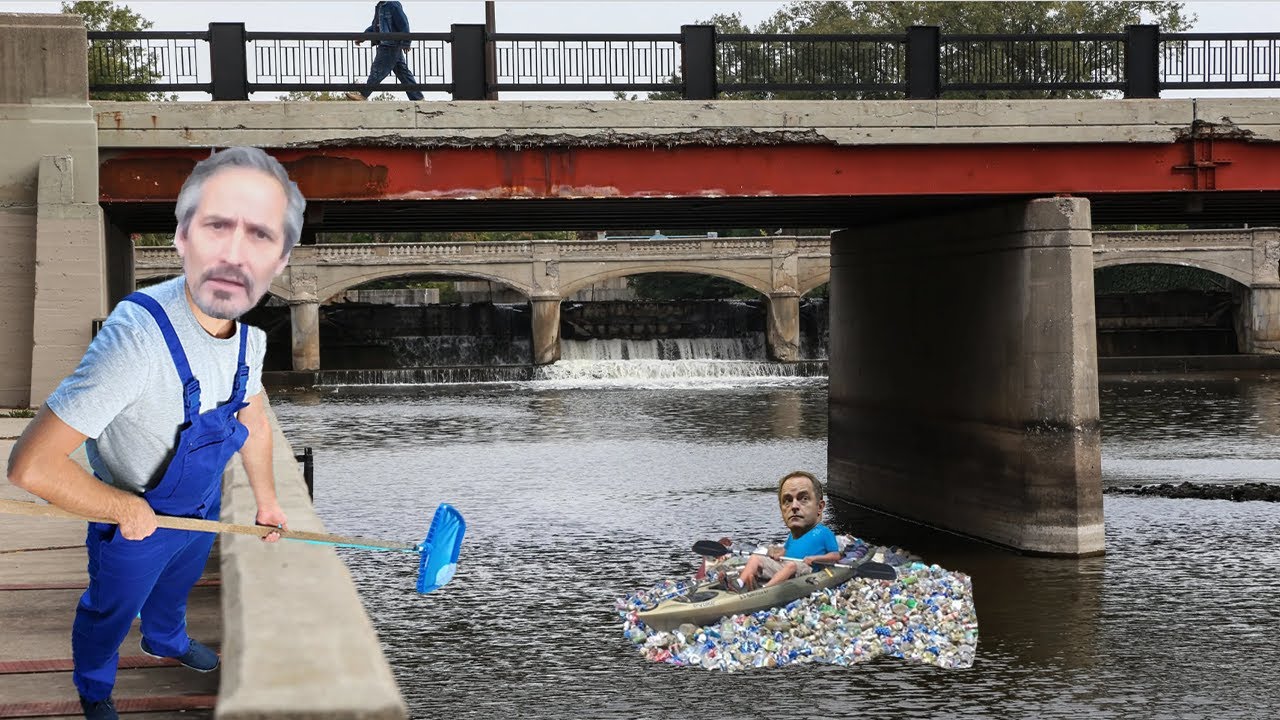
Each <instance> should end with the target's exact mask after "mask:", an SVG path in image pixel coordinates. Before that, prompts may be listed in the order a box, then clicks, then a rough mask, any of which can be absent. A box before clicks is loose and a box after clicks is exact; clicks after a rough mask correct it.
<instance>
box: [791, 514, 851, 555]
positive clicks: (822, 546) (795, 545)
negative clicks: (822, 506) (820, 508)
mask: <svg viewBox="0 0 1280 720" xmlns="http://www.w3.org/2000/svg"><path fill="white" fill-rule="evenodd" d="M782 550H783V552H782V554H783V555H785V556H786V557H789V558H795V559H797V560H803V559H804V558H807V557H809V556H810V555H825V554H826V553H829V552H838V551H839V550H840V542H839V541H838V540H836V534H835V533H833V532H831V530H829V529H828V528H827V526H826V525H823V524H822V523H818V524H817V525H814V526H813V527H811V528H809V532H807V533H805V534H803V535H801V536H800V537H792V536H791V535H788V536H787V542H786V543H784V544H783V546H782Z"/></svg>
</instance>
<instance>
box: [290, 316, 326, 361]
mask: <svg viewBox="0 0 1280 720" xmlns="http://www.w3.org/2000/svg"><path fill="white" fill-rule="evenodd" d="M289 321H290V325H291V326H292V329H293V369H294V370H319V369H320V301H319V300H295V301H293V302H291V303H289Z"/></svg>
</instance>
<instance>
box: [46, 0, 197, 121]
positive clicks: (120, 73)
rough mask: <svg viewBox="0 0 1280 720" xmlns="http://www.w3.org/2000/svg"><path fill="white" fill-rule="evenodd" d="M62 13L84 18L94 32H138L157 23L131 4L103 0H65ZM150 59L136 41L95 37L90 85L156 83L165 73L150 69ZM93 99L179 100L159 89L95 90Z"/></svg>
mask: <svg viewBox="0 0 1280 720" xmlns="http://www.w3.org/2000/svg"><path fill="white" fill-rule="evenodd" d="M62 12H63V14H66V15H79V16H81V17H83V18H84V25H85V28H86V29H88V30H90V31H114V32H137V31H141V30H150V29H151V26H152V24H153V23H152V22H151V21H150V20H148V19H146V18H144V17H142V16H141V15H139V14H138V13H136V12H134V11H133V10H131V9H129V6H128V5H116V4H115V3H114V2H105V1H102V0H78V1H77V2H64V3H62ZM148 60H149V58H148V51H147V50H146V48H143V47H141V46H140V45H138V44H137V41H135V40H95V41H94V42H92V43H90V47H89V84H90V85H100V84H112V85H125V84H129V83H151V82H156V81H158V80H160V79H161V78H162V75H161V73H159V72H156V71H155V70H152V69H151V68H150V63H149V62H148ZM89 99H90V100H131V101H148V100H149V101H165V100H177V96H176V95H172V94H168V95H166V94H165V93H158V92H157V93H149V92H95V93H90V94H89Z"/></svg>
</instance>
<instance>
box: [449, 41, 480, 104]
mask: <svg viewBox="0 0 1280 720" xmlns="http://www.w3.org/2000/svg"><path fill="white" fill-rule="evenodd" d="M449 32H450V33H451V34H452V37H451V38H450V40H449V48H450V54H451V57H452V61H453V99H454V100H483V99H484V96H485V82H484V78H485V51H484V39H485V38H484V25H450V26H449Z"/></svg>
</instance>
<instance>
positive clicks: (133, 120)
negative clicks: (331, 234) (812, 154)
mask: <svg viewBox="0 0 1280 720" xmlns="http://www.w3.org/2000/svg"><path fill="white" fill-rule="evenodd" d="M93 107H94V112H95V115H96V118H97V124H98V135H99V143H100V145H101V146H102V147H103V148H104V149H106V148H145V147H212V146H226V145H229V144H253V145H261V146H264V147H305V146H315V145H322V144H326V143H330V142H334V143H340V144H345V145H351V144H353V143H354V144H362V145H372V146H378V145H387V146H411V147H423V148H430V147H475V146H506V145H520V146H522V147H531V146H536V145H537V144H538V143H539V141H541V142H542V143H544V144H569V145H574V144H578V145H583V146H597V145H609V146H625V145H628V144H632V143H634V144H642V143H659V144H671V145H772V144H779V143H785V144H789V145H803V144H818V145H877V144H905V145H929V144H957V143H958V144H966V143H991V144H1005V143H1046V144H1062V143H1093V142H1099V143H1135V142H1137V143H1169V142H1175V141H1177V140H1179V139H1180V138H1182V137H1185V136H1186V135H1187V134H1188V133H1189V132H1190V131H1191V129H1192V127H1193V126H1194V125H1195V124H1196V123H1197V122H1201V123H1206V122H1207V123H1212V124H1214V125H1215V126H1217V129H1216V130H1215V135H1216V136H1219V137H1239V138H1243V139H1254V140H1265V141H1276V140H1280V100H1277V99H1275V98H1241V99H1215V100H1212V101H1208V100H1191V99H1169V100H1051V101H1045V100H981V101H979V100H882V101H872V100H857V101H840V100H821V101H806V100H792V101H734V100H720V101H707V102H692V101H665V102H658V101H655V102H620V101H603V102H598V101H583V102H564V101H546V102H516V101H497V102H419V103H413V102H379V103H346V102H252V103H246V102H194V103H145V102H107V101H99V102H94V103H93Z"/></svg>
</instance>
